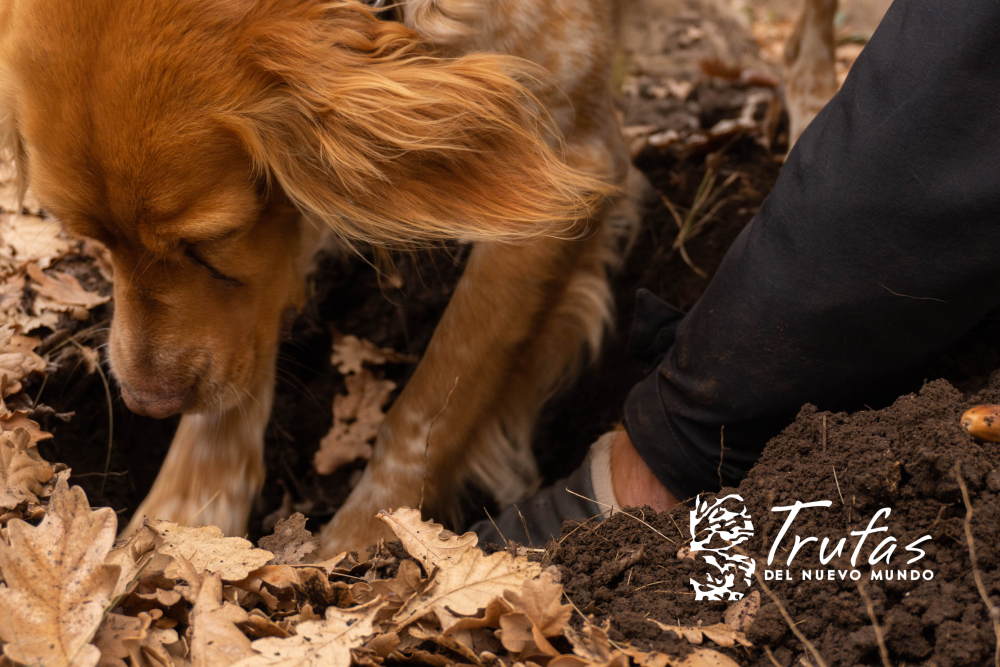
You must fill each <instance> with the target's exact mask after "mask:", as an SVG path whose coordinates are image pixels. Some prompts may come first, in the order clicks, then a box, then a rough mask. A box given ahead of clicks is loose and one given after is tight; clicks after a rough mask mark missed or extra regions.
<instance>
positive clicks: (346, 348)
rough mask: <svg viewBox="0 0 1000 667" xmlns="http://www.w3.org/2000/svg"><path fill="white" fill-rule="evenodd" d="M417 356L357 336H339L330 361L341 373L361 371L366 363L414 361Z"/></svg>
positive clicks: (376, 364)
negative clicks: (379, 345)
mask: <svg viewBox="0 0 1000 667" xmlns="http://www.w3.org/2000/svg"><path fill="white" fill-rule="evenodd" d="M415 361H417V357H416V356H414V355H412V354H403V353H402V352H396V351H395V350H393V349H392V348H390V347H378V346H377V345H375V343H373V342H371V341H370V340H365V339H363V338H358V337H357V336H337V337H336V338H335V339H334V341H333V356H332V357H330V363H332V364H333V365H334V366H336V367H337V370H338V371H340V374H341V375H350V374H352V373H360V372H361V370H362V368H363V366H364V364H371V365H373V366H381V365H384V364H402V363H413V362H415Z"/></svg>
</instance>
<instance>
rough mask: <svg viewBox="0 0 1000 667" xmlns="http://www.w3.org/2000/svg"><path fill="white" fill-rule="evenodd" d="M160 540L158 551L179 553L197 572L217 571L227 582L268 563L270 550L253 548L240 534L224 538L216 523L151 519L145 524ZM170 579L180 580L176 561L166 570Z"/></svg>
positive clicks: (242, 576) (244, 575)
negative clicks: (181, 523)
mask: <svg viewBox="0 0 1000 667" xmlns="http://www.w3.org/2000/svg"><path fill="white" fill-rule="evenodd" d="M146 525H148V526H149V527H150V528H152V529H153V530H155V531H156V533H157V535H159V537H160V538H161V539H162V540H163V546H162V547H161V548H160V553H162V554H164V555H167V556H174V555H179V556H183V557H184V558H186V559H187V560H188V561H190V563H191V565H192V566H193V567H194V569H195V570H196V571H197V573H198V574H199V575H200V574H203V573H205V572H211V573H217V574H220V575H221V576H222V578H223V579H226V580H227V581H238V580H240V579H245V578H246V576H247V575H248V574H250V572H251V571H252V570H256V569H257V568H259V567H261V566H263V565H265V564H267V563H268V562H269V561H270V560H271V558H272V555H273V554H271V552H270V551H264V550H263V549H255V548H254V546H253V544H251V543H250V542H248V541H247V540H244V539H243V538H241V537H226V536H225V535H223V533H222V530H221V529H220V528H217V527H216V526H201V527H199V528H188V527H186V526H178V525H177V524H176V523H171V522H169V521H160V520H158V519H153V520H151V521H148V522H147V524H146ZM165 574H166V576H168V577H170V578H172V579H183V578H184V577H182V576H181V570H180V566H179V564H178V563H177V562H176V560H175V562H174V563H172V564H171V565H170V566H169V567H168V568H167V570H166V571H165Z"/></svg>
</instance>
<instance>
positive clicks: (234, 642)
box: [191, 572, 253, 667]
mask: <svg viewBox="0 0 1000 667" xmlns="http://www.w3.org/2000/svg"><path fill="white" fill-rule="evenodd" d="M200 583H201V588H200V589H199V591H198V596H197V597H196V598H195V602H194V608H193V609H192V610H191V663H192V665H194V667H228V666H229V665H232V664H233V663H235V662H238V661H240V660H242V659H244V658H246V657H248V656H251V655H253V651H251V650H250V640H249V639H248V638H247V636H246V635H244V634H243V632H241V631H240V629H239V628H237V627H236V624H237V623H246V622H247V620H249V615H248V614H247V612H246V611H244V610H243V609H242V608H240V607H237V606H236V605H234V604H233V603H231V602H226V601H224V600H223V599H222V579H221V578H220V577H219V574H218V573H217V572H214V573H209V574H206V575H205V576H204V577H202V580H201V582H200Z"/></svg>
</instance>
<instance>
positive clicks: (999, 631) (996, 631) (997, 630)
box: [955, 462, 1000, 667]
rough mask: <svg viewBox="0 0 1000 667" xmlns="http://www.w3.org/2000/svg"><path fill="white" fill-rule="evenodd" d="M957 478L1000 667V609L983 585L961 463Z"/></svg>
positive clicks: (972, 557) (971, 553)
mask: <svg viewBox="0 0 1000 667" xmlns="http://www.w3.org/2000/svg"><path fill="white" fill-rule="evenodd" d="M955 477H956V478H957V479H958V486H959V487H960V488H961V489H962V501H963V502H964V503H965V539H966V541H967V542H968V543H969V544H968V546H969V559H970V560H971V561H972V578H973V579H975V581H976V588H977V589H979V597H981V598H982V599H983V603H985V604H986V611H987V613H988V615H989V617H990V620H992V621H993V635H994V636H995V637H996V649H995V651H994V653H993V665H994V667H1000V608H998V607H997V606H996V605H994V604H993V603H992V602H990V596H989V595H987V594H986V587H985V586H984V585H983V576H982V574H980V572H979V565H977V564H976V541H975V540H974V539H973V538H972V501H971V500H970V499H969V487H967V486H966V485H965V480H964V479H963V478H962V464H961V462H959V463H956V464H955Z"/></svg>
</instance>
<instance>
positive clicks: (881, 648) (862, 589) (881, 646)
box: [858, 579, 892, 667]
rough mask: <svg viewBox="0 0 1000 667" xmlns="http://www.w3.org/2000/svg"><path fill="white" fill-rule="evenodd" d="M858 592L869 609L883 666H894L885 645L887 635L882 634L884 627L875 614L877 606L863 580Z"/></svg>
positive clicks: (859, 582)
mask: <svg viewBox="0 0 1000 667" xmlns="http://www.w3.org/2000/svg"><path fill="white" fill-rule="evenodd" d="M858 592H859V593H861V599H862V600H864V601H865V607H866V608H867V609H868V618H870V619H871V621H872V627H873V628H874V629H875V640H876V641H877V642H878V652H879V655H881V656H882V665H883V667H892V663H891V662H889V649H888V648H886V645H885V637H883V636H882V628H881V627H879V624H878V618H877V617H876V616H875V606H874V605H873V604H872V599H871V598H870V597H868V593H867V592H866V591H865V586H864V584H862V583H861V580H860V579H859V580H858Z"/></svg>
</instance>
